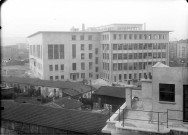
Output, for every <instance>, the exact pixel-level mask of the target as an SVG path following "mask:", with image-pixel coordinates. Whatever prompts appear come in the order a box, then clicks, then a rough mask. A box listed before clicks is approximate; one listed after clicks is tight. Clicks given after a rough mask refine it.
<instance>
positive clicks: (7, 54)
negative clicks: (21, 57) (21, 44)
mask: <svg viewBox="0 0 188 135" xmlns="http://www.w3.org/2000/svg"><path fill="white" fill-rule="evenodd" d="M17 56H18V47H17V46H15V45H9V46H3V47H2V59H15V58H16V57H17Z"/></svg>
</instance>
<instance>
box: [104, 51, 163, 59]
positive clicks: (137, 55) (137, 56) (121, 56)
mask: <svg viewBox="0 0 188 135" xmlns="http://www.w3.org/2000/svg"><path fill="white" fill-rule="evenodd" d="M152 57H153V58H166V52H153V53H115V54H113V60H126V59H147V58H149V59H152ZM103 59H109V55H105V54H103Z"/></svg>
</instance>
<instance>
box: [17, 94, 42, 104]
mask: <svg viewBox="0 0 188 135" xmlns="http://www.w3.org/2000/svg"><path fill="white" fill-rule="evenodd" d="M37 99H38V98H36V97H23V96H20V97H17V98H16V99H15V100H14V101H15V102H18V103H31V104H41V101H38V100H37Z"/></svg>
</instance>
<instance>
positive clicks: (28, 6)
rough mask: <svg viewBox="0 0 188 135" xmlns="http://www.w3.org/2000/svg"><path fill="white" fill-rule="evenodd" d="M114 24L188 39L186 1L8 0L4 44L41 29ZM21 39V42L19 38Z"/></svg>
mask: <svg viewBox="0 0 188 135" xmlns="http://www.w3.org/2000/svg"><path fill="white" fill-rule="evenodd" d="M83 23H84V24H85V27H86V28H87V27H98V26H102V25H108V24H113V23H124V24H126V23H127V24H130V23H131V24H144V23H146V30H169V31H172V32H170V40H180V39H187V38H188V3H187V2H186V1H185V0H7V1H6V2H5V3H4V4H3V5H2V7H1V26H2V37H3V38H4V40H3V42H2V43H3V45H6V44H7V41H6V40H8V38H9V39H10V38H20V37H22V38H26V37H27V36H29V35H31V34H33V33H35V32H37V31H69V30H70V28H71V27H73V26H74V27H77V28H80V29H81V26H82V24H83ZM17 42H18V41H17Z"/></svg>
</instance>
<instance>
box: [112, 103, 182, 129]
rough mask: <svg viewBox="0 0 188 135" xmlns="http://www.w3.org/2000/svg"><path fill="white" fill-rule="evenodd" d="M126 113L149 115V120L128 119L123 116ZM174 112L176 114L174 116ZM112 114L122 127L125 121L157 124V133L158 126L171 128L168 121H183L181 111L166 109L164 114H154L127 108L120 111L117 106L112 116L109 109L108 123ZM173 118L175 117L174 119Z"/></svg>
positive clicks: (153, 112)
mask: <svg viewBox="0 0 188 135" xmlns="http://www.w3.org/2000/svg"><path fill="white" fill-rule="evenodd" d="M128 111H131V112H140V113H141V112H142V113H147V115H148V114H149V115H150V118H149V119H143V118H136V117H135V118H130V117H127V116H125V115H126V113H127V112H128ZM174 112H176V113H175V114H174ZM178 113H179V114H178ZM114 114H116V115H117V117H116V118H115V120H116V121H119V122H120V121H122V126H123V127H124V126H125V120H136V121H148V122H149V123H152V124H157V131H158V132H159V130H160V125H166V126H167V128H168V127H169V126H172V125H170V124H169V121H174V122H180V121H181V122H183V119H182V116H183V111H181V110H171V109H167V111H166V112H155V111H143V110H132V109H127V108H124V109H120V106H119V109H118V110H117V111H116V112H115V113H113V114H112V111H111V110H110V109H109V121H110V120H111V119H110V117H111V116H112V115H114ZM174 116H176V117H174ZM177 117H178V118H177Z"/></svg>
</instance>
